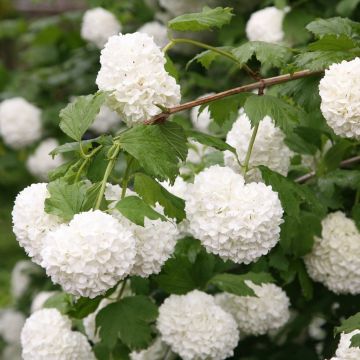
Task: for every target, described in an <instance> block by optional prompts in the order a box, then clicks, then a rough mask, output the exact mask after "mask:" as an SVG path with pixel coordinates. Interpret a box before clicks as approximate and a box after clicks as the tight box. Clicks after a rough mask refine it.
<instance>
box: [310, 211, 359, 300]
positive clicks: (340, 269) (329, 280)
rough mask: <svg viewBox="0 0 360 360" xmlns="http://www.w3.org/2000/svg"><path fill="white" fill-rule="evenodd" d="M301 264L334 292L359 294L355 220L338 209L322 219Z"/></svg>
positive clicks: (357, 233) (357, 243)
mask: <svg viewBox="0 0 360 360" xmlns="http://www.w3.org/2000/svg"><path fill="white" fill-rule="evenodd" d="M304 260H305V265H306V268H307V271H308V273H309V275H310V277H311V278H312V279H313V280H315V281H319V282H321V283H323V284H324V285H325V286H326V287H327V288H329V289H330V290H331V291H333V292H334V293H336V294H352V295H356V294H360V233H359V231H358V230H357V228H356V225H355V222H354V221H353V220H352V219H348V218H347V217H346V215H345V214H344V213H342V212H340V211H337V212H335V213H331V214H328V215H327V216H326V218H325V219H324V220H323V221H322V233H321V238H318V237H315V244H314V247H313V249H312V251H311V253H310V254H308V255H306V256H305V258H304Z"/></svg>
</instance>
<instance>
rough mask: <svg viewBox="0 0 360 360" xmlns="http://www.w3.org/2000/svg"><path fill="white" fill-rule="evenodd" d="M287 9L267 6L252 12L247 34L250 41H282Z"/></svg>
mask: <svg viewBox="0 0 360 360" xmlns="http://www.w3.org/2000/svg"><path fill="white" fill-rule="evenodd" d="M286 12H287V9H284V10H281V9H277V8H276V7H275V6H271V7H266V8H264V9H261V10H258V11H255V12H254V13H252V14H251V16H250V19H249V20H248V22H247V24H246V29H245V30H246V36H247V37H248V39H249V40H250V41H265V42H268V43H274V44H277V43H281V42H282V41H283V40H284V31H283V20H284V16H285V14H286Z"/></svg>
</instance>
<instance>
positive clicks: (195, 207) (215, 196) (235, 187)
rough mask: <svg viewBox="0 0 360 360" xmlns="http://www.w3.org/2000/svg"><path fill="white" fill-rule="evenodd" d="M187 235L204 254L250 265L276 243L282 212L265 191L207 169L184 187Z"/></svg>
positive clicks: (271, 194)
mask: <svg viewBox="0 0 360 360" xmlns="http://www.w3.org/2000/svg"><path fill="white" fill-rule="evenodd" d="M185 210H186V214H187V219H188V220H189V223H190V231H191V233H192V234H193V235H194V237H196V238H197V239H199V240H200V241H201V243H202V244H203V245H204V246H205V248H206V249H207V251H208V252H210V253H213V254H218V255H219V256H220V257H221V258H223V259H230V260H232V261H234V262H236V263H244V264H249V263H250V262H252V261H254V260H257V259H258V258H259V257H260V256H262V255H266V254H267V253H268V252H269V251H270V249H271V248H273V247H274V246H275V245H276V244H277V242H278V241H279V236H280V224H281V223H282V222H283V220H282V214H283V209H282V207H281V203H280V200H279V197H278V194H277V193H276V192H274V191H273V190H272V189H271V187H270V186H266V185H265V184H263V183H250V184H247V185H245V184H244V178H243V177H242V176H241V175H239V174H236V173H235V172H234V171H233V170H232V169H230V168H227V167H220V166H218V165H215V166H211V167H210V168H207V169H205V170H204V171H202V172H201V173H199V174H197V175H196V176H195V180H194V184H189V185H188V194H187V197H186V205H185Z"/></svg>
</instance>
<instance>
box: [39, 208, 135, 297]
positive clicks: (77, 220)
mask: <svg viewBox="0 0 360 360" xmlns="http://www.w3.org/2000/svg"><path fill="white" fill-rule="evenodd" d="M41 256H42V258H43V261H42V266H43V267H44V268H45V269H46V273H47V274H48V275H49V276H50V277H51V279H52V281H53V282H54V283H56V284H60V285H61V286H62V288H63V289H64V290H65V291H66V292H68V293H70V294H73V295H75V296H85V297H90V298H94V297H96V296H97V295H101V294H103V293H104V292H105V291H106V290H108V289H110V288H112V287H113V286H115V285H116V284H117V283H118V282H119V281H120V280H121V279H123V278H124V277H126V276H127V275H128V274H129V273H130V270H131V268H132V266H133V264H134V260H135V238H134V235H133V233H132V231H131V230H130V229H129V228H128V227H126V226H124V225H123V224H120V223H119V221H117V220H116V219H115V218H113V217H112V216H111V215H108V214H106V213H103V212H101V211H99V210H96V211H88V212H83V213H80V214H77V215H75V216H74V218H73V219H72V220H71V221H70V223H69V224H68V225H62V226H60V227H59V228H58V229H56V230H55V231H52V232H49V233H48V235H47V236H46V238H45V239H44V247H43V250H42V252H41Z"/></svg>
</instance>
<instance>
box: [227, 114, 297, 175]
mask: <svg viewBox="0 0 360 360" xmlns="http://www.w3.org/2000/svg"><path fill="white" fill-rule="evenodd" d="M252 132H253V129H252V128H251V124H250V120H249V118H248V116H247V115H246V114H245V112H244V111H243V110H241V111H240V112H239V117H238V119H237V120H236V121H235V122H234V124H233V126H232V128H231V130H230V131H229V132H228V134H227V137H226V142H227V143H228V144H229V145H231V146H232V147H234V148H235V149H236V153H237V155H238V158H239V160H240V162H241V163H244V161H245V157H246V153H247V149H248V146H249V142H250V139H251V135H252ZM284 138H285V135H284V133H283V132H282V131H281V129H279V128H278V127H276V126H275V124H274V122H273V120H272V119H271V118H270V117H269V116H265V118H264V119H263V120H262V121H261V122H260V125H259V129H258V132H257V136H256V139H255V143H254V146H253V149H252V153H251V158H250V162H249V166H250V168H251V167H255V166H258V165H265V166H267V167H269V168H270V169H271V170H273V171H276V172H278V173H280V174H282V175H284V176H286V175H287V173H288V171H289V167H290V160H291V157H292V155H293V153H292V151H291V150H290V149H289V148H288V147H287V146H286V145H285V143H284ZM224 160H225V164H226V165H227V166H230V167H231V168H232V169H234V170H235V171H237V172H240V166H239V164H238V163H237V161H236V158H235V155H234V154H233V153H231V152H230V151H225V153H224ZM246 178H247V179H248V180H252V181H260V180H261V173H260V171H259V170H258V169H252V170H250V171H249V172H248V174H247V176H246Z"/></svg>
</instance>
